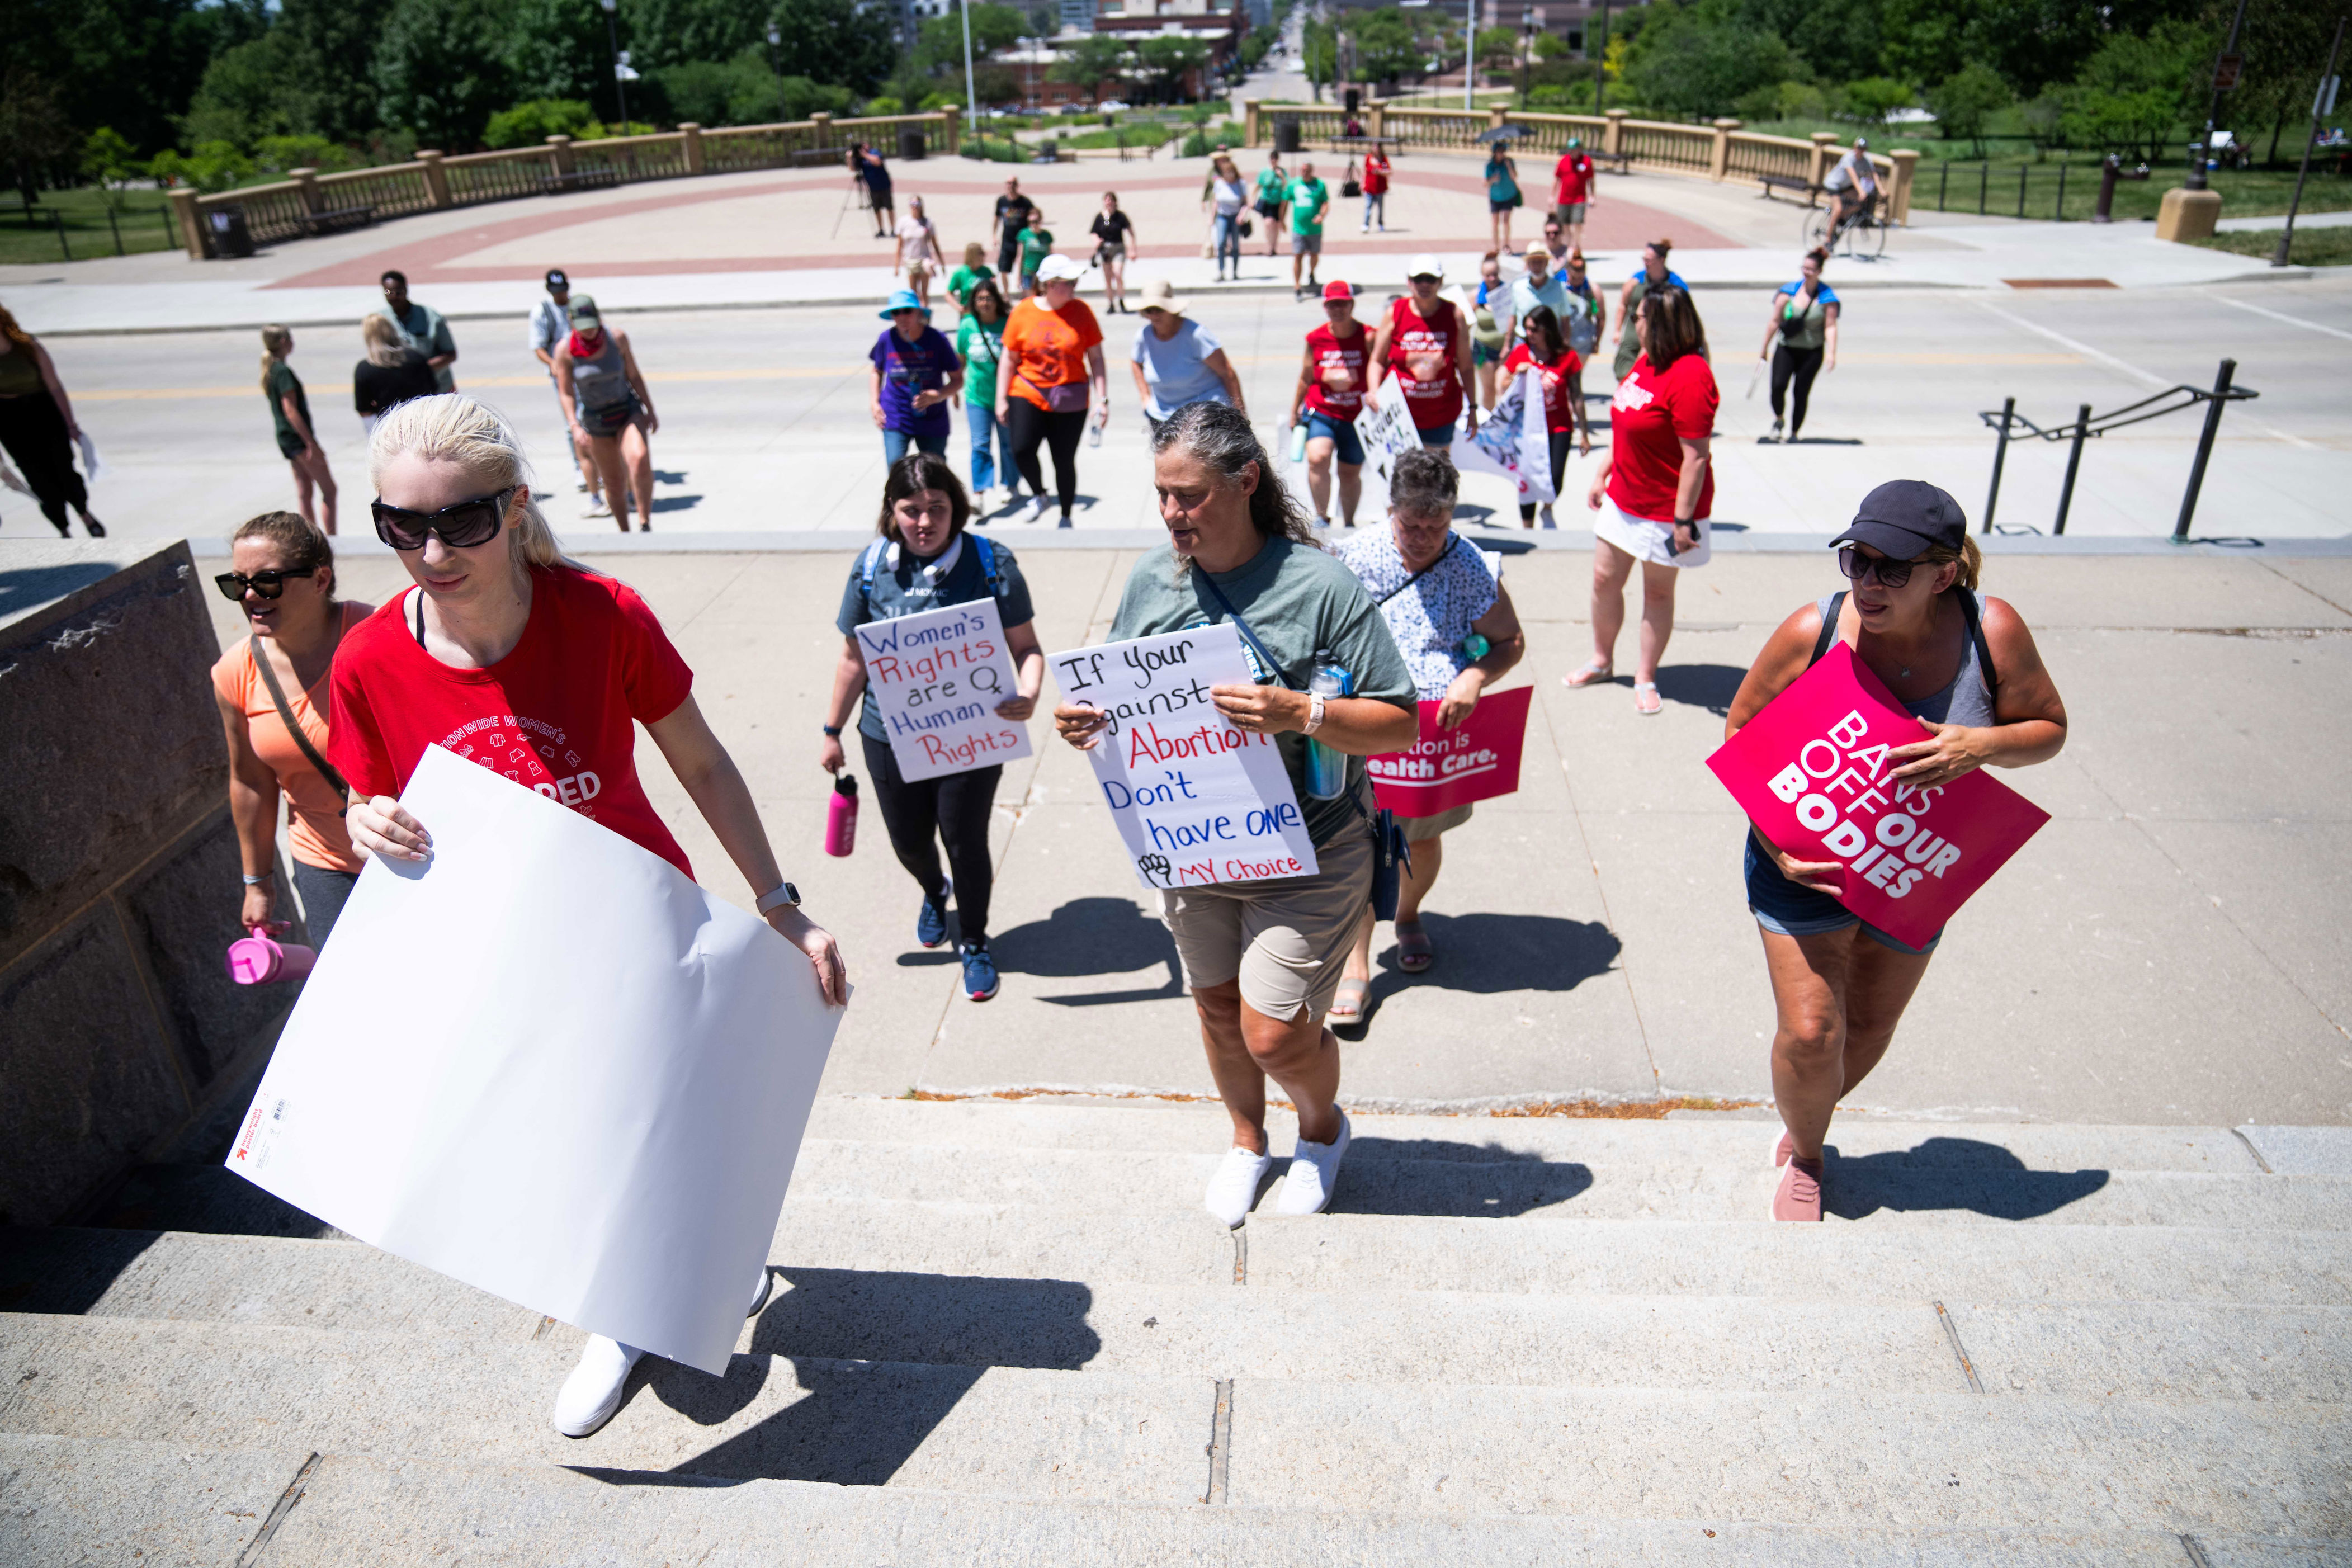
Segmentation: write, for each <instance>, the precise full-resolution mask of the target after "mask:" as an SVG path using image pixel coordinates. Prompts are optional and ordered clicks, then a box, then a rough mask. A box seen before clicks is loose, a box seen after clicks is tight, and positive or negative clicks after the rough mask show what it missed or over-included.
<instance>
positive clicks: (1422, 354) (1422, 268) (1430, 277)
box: [1372, 255, 1478, 449]
mask: <svg viewBox="0 0 2352 1568" xmlns="http://www.w3.org/2000/svg"><path fill="white" fill-rule="evenodd" d="M1404 274H1405V280H1406V281H1407V282H1408V283H1410V284H1411V285H1412V293H1410V294H1407V295H1405V296H1404V297H1403V298H1402V299H1401V300H1395V301H1393V302H1391V304H1390V306H1389V315H1388V320H1386V321H1382V322H1381V330H1380V331H1379V332H1377V333H1376V334H1374V336H1373V338H1372V386H1373V387H1374V389H1375V390H1377V389H1378V388H1379V386H1380V384H1381V383H1382V382H1384V381H1386V380H1387V379H1388V378H1389V377H1390V376H1391V375H1393V376H1395V377H1397V378H1398V379H1399V380H1401V381H1402V382H1403V383H1404V395H1405V401H1406V404H1407V405H1409V406H1410V407H1411V408H1412V426H1413V428H1414V429H1416V430H1418V431H1420V432H1421V444H1422V445H1423V446H1424V447H1439V448H1441V449H1443V448H1446V447H1452V446H1453V445H1454V425H1455V424H1456V423H1458V422H1462V421H1467V428H1468V429H1469V430H1471V431H1475V430H1476V429H1477V428H1478V402H1477V399H1476V397H1475V395H1473V394H1472V390H1471V388H1472V384H1471V380H1470V329H1469V324H1468V323H1467V322H1465V321H1463V319H1462V312H1461V311H1459V310H1455V309H1454V302H1453V301H1452V300H1446V299H1444V298H1441V297H1440V295H1439V293H1438V289H1439V288H1440V287H1441V286H1442V285H1443V284H1444V281H1445V268H1444V267H1443V266H1441V265H1439V263H1438V259H1437V258H1435V257H1434V256H1429V255H1422V256H1416V257H1414V258H1412V260H1411V261H1410V262H1408V263H1406V264H1405V269H1404Z"/></svg>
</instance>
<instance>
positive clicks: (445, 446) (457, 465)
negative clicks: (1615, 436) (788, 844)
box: [328, 393, 847, 1437]
mask: <svg viewBox="0 0 2352 1568" xmlns="http://www.w3.org/2000/svg"><path fill="white" fill-rule="evenodd" d="M370 467H371V468H372V469H373V478H374V480H375V487H376V495H377V500H376V502H375V506H374V509H373V510H374V513H375V526H376V535H377V537H378V538H380V539H382V540H383V542H385V543H386V544H389V545H391V546H392V547H393V549H394V551H396V552H399V555H400V563H401V564H402V565H403V566H404V567H406V568H407V569H408V575H409V577H410V578H411V579H412V580H413V581H414V583H415V586H414V587H412V588H410V589H408V590H406V591H405V592H403V593H400V594H396V595H393V597H392V599H391V601H390V602H389V603H387V604H386V605H384V606H383V608H382V609H380V610H378V611H377V612H376V613H375V614H374V615H373V616H369V617H368V618H367V619H366V620H365V621H363V622H362V623H361V624H360V625H358V626H354V627H352V630H351V631H350V632H349V633H348V634H346V635H345V637H344V638H343V642H342V646H341V648H339V649H338V650H337V652H336V656H335V667H334V676H333V707H332V710H331V720H330V721H329V726H328V731H329V735H330V741H329V744H328V760H329V761H330V762H331V763H333V764H334V767H335V770H336V771H337V772H338V773H341V774H342V775H343V777H344V778H345V779H346V780H347V781H348V782H349V783H350V785H351V793H352V804H351V808H350V811H349V813H348V815H347V816H345V818H344V820H345V822H346V824H347V825H348V826H349V827H350V829H351V835H352V843H353V844H354V845H356V846H357V847H359V849H360V850H361V851H362V853H366V854H374V855H381V856H383V857H384V858H386V859H388V860H424V859H426V858H429V856H430V853H431V849H432V845H433V837H432V834H431V833H430V832H429V831H428V830H427V827H426V825H425V824H423V823H420V822H418V821H417V820H416V818H415V817H414V816H410V815H409V813H408V811H407V810H406V809H405V808H404V807H403V806H402V805H401V804H400V802H399V801H398V800H396V799H395V798H394V796H395V795H398V794H399V792H400V790H401V789H402V788H403V787H404V785H405V784H407V783H408V779H409V775H410V774H411V773H414V772H415V769H416V764H417V762H418V760H419V759H420V758H421V757H422V756H423V755H424V753H425V747H426V746H427V745H440V746H444V747H446V748H447V749H448V750H450V751H452V752H456V753H457V755H459V756H462V757H467V758H469V759H470V760H472V761H474V762H476V763H480V764H481V765H482V766H484V767H486V768H489V769H491V770H493V771H495V772H498V773H504V774H505V775H506V776H507V777H508V778H509V779H512V780H513V781H514V782H516V783H517V784H522V785H524V786H525V787H527V788H530V789H535V790H537V791H538V792H539V793H540V794H541V795H546V796H547V797H548V798H550V799H551V800H557V801H561V802H562V803H563V804H564V805H568V806H570V807H572V809H573V810H575V811H577V812H579V813H580V814H581V815H582V816H588V817H593V818H594V819H595V820H596V821H598V822H600V823H602V824H604V826H607V827H609V828H611V829H612V830H613V831H614V832H615V833H618V834H619V835H621V837H624V838H626V839H628V840H630V841H631V842H632V843H634V844H635V845H637V846H638V847H641V848H645V849H648V850H651V851H652V852H653V853H654V854H656V855H658V856H660V857H661V858H663V859H665V860H667V861H668V862H669V863H670V864H671V865H673V866H676V867H677V868H678V869H679V870H680V871H683V872H685V873H686V874H687V875H688V876H691V875H693V868H691V867H690V866H688V864H687V858H686V854H685V852H684V851H683V850H681V849H680V848H679V847H678V845H677V839H675V838H673V837H671V836H670V832H669V829H668V828H667V827H666V826H663V823H662V820H661V817H660V816H659V815H658V814H657V813H656V811H655V809H654V807H653V805H652V803H651V802H650V801H648V800H647V799H646V792H645V788H644V786H643V785H641V784H639V783H638V782H637V770H636V764H635V760H634V759H635V747H636V731H635V724H636V723H642V724H643V725H644V726H645V727H646V732H647V733H648V734H650V735H652V736H653V738H654V743H655V744H656V745H657V746H659V747H660V748H661V751H662V755H663V756H664V757H665V758H666V759H667V761H668V763H669V765H670V767H671V768H672V769H673V770H674V771H675V772H676V773H677V779H678V783H679V784H682V785H684V786H685V789H686V793H687V795H688V796H689V797H691V798H692V800H693V801H694V804H695V806H696V808H697V809H698V810H699V811H700V812H701V813H702V818H703V820H704V821H705V822H706V823H708V824H709V826H710V831H711V833H712V834H713V836H715V837H717V838H718V840H719V843H720V844H721V845H722V846H724V847H725V848H726V850H727V853H728V856H729V858H731V859H732V860H733V861H734V862H735V866H736V868H737V869H738V870H740V872H742V874H743V877H744V879H745V880H746V881H748V882H750V883H751V887H752V888H753V889H754V890H755V891H757V892H758V893H759V894H760V895H761V897H760V900H759V906H758V907H759V910H760V912H761V914H762V915H763V916H765V917H766V919H767V921H768V923H769V924H770V925H771V926H773V927H774V928H775V930H776V931H777V932H778V934H780V935H782V937H783V938H784V940H785V941H787V942H792V943H793V945H794V946H796V947H798V948H800V949H801V951H802V952H805V953H807V954H808V956H809V961H810V963H812V964H814V966H815V969H816V974H817V983H818V984H819V985H820V986H821V987H822V988H823V990H824V995H825V999H826V1000H827V1001H828V1002H832V1003H834V1004H835V1005H838V1004H840V1003H842V1002H843V1001H844V1000H845V999H846V995H847V982H846V979H845V975H844V973H843V969H842V963H841V952H840V949H839V948H838V947H837V946H835V942H834V940H833V938H832V937H831V936H830V935H828V934H827V933H826V932H825V931H824V929H823V928H822V927H820V926H817V925H815V924H814V923H813V922H812V921H810V920H809V919H808V917H807V916H805V915H803V913H802V912H801V910H800V908H799V903H800V895H799V893H798V891H797V890H796V889H793V886H792V884H790V883H788V882H786V881H785V880H784V879H783V874H782V872H781V871H779V870H778V869H777V868H776V858H775V856H774V855H773V853H772V852H771V851H770V849H769V847H768V836H767V833H766V831H765V830H764V829H763V828H762V827H761V826H760V813H759V810H758V808H757V807H755V806H754V805H752V804H751V791H750V789H748V788H747V787H745V785H744V783H743V775H742V774H741V773H738V772H736V770H735V763H734V762H733V761H732V760H731V759H730V758H729V756H728V755H727V749H726V748H725V747H724V746H722V745H720V744H719V738H718V737H717V736H715V735H713V734H712V733H711V732H710V726H709V724H708V723H706V722H705V721H703V717H702V710H700V709H699V708H698V707H697V706H696V705H695V701H694V697H693V694H692V690H691V688H692V685H693V680H694V677H693V672H692V671H690V670H688V668H687V667H686V662H685V661H684V660H683V659H681V658H678V656H677V649H675V648H673V647H671V646H670V643H669V638H668V637H666V636H665V635H663V632H662V628H661V623H660V622H658V621H657V620H656V619H655V618H654V614H653V612H652V611H651V610H649V609H647V608H646V603H645V601H644V600H643V599H641V598H639V597H638V596H637V595H636V593H635V590H633V589H631V588H629V587H628V586H627V585H626V584H622V583H618V582H615V581H614V579H612V578H610V577H606V576H603V575H600V574H596V573H593V572H589V571H586V570H584V569H583V568H582V567H578V566H574V565H572V564H570V563H567V562H565V561H564V560H563V558H562V552H561V551H560V550H559V548H558V547H557V545H556V542H555V536H554V535H553V534H552V533H551V532H549V531H548V527H547V521H546V519H545V518H543V517H541V515H540V511H539V508H538V506H537V504H536V503H535V502H534V501H533V500H532V499H531V493H530V484H529V482H528V480H527V479H526V470H525V468H524V464H523V457H522V447H521V444H520V442H519V441H518V440H517V439H516V437H515V434H514V432H513V430H512V429H510V428H509V426H507V424H506V423H505V421H503V420H501V419H500V418H499V416H497V415H495V414H493V413H491V412H490V411H489V410H488V409H487V408H485V407H483V406H482V405H480V404H478V403H476V402H475V401H474V400H473V399H471V398H469V397H461V396H458V395H456V394H454V393H453V394H446V395H442V396H439V397H420V398H418V399H416V400H415V402H412V403H404V404H402V405H400V406H399V407H397V408H394V409H393V410H392V411H391V412H390V413H388V414H386V415H385V416H383V420H382V421H381V422H380V423H379V424H378V425H377V426H376V430H375V437H374V440H373V445H372V448H371V453H370ZM633 721H634V723H633ZM451 934H453V935H454V934H455V933H451ZM461 945H462V944H461ZM767 1285H768V1276H767V1274H766V1271H765V1270H764V1269H763V1270H762V1271H761V1279H760V1287H759V1292H758V1294H757V1295H756V1296H755V1298H754V1300H753V1306H752V1310H754V1311H756V1310H759V1305H760V1304H761V1302H764V1301H765V1300H766V1292H767ZM642 1353H643V1352H639V1351H637V1350H635V1349H634V1348H633V1347H631V1346H628V1345H624V1344H619V1343H616V1342H614V1341H612V1340H609V1339H605V1338H604V1337H603V1336H601V1335H597V1336H592V1337H591V1338H590V1340H589V1342H588V1345H587V1348H586V1349H585V1350H584V1351H583V1352H582V1355H581V1359H580V1365H579V1367H578V1368H577V1369H576V1370H574V1371H573V1373H572V1376H571V1377H570V1378H569V1379H568V1380H567V1381H566V1382H565V1383H564V1385H563V1390H562V1393H561V1394H558V1395H557V1397H556V1403H555V1425H556V1426H557V1429H558V1430H560V1431H562V1433H564V1434H565V1435H566V1436H574V1437H580V1436H587V1435H588V1434H589V1433H591V1432H593V1431H594V1430H596V1428H597V1427H599V1426H603V1425H604V1423H605V1422H606V1421H608V1420H610V1419H611V1418H612V1415H613V1412H614V1410H616V1409H618V1408H619V1407H620V1400H621V1391H622V1387H623V1384H625V1382H626V1381H627V1379H628V1374H629V1369H630V1368H631V1367H633V1366H635V1364H636V1362H637V1359H638V1357H639V1356H640V1355H641V1354H642Z"/></svg>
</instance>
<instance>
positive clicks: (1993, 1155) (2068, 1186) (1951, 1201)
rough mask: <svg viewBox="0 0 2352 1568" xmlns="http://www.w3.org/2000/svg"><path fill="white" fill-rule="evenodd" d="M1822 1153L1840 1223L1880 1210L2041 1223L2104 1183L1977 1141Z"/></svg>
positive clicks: (2094, 1175)
mask: <svg viewBox="0 0 2352 1568" xmlns="http://www.w3.org/2000/svg"><path fill="white" fill-rule="evenodd" d="M1823 1152H1824V1153H1825V1154H1826V1155H1827V1157H1828V1165H1827V1169H1826V1171H1825V1172H1824V1173H1823V1174H1824V1180H1823V1182H1822V1208H1824V1209H1825V1210H1827V1211H1828V1212H1829V1213H1831V1214H1833V1215H1837V1216H1838V1217H1839V1218H1841V1219H1862V1218H1864V1217H1865V1216H1867V1215H1874V1214H1876V1213H1877V1212H1878V1211H1879V1210H1881V1209H1886V1210H1890V1211H1892V1212H1894V1213H1895V1214H1921V1213H1927V1212H1931V1211H1933V1210H1937V1209H1966V1210H1968V1211H1969V1213H1971V1214H1980V1215H1986V1216H1987V1217H1989V1218H1991V1219H2040V1218H2042V1216H2043V1215H2051V1214H2055V1213H2057V1212H2058V1211H2059V1210H2060V1209H2063V1208H2064V1207H2065V1206H2066V1205H2069V1204H2073V1203H2079V1202H2081V1201H2082V1200H2083V1199H2084V1198H2087V1197H2089V1196H2090V1195H2091V1194H2093V1193H2095V1192H2097V1191H2098V1190H2099V1189H2100V1188H2102V1187H2104V1186H2105V1185H2106V1184H2107V1173H2106V1172H2105V1171H2035V1170H2030V1169H2028V1168H2027V1166H2026V1164H2025V1162H2024V1161H2022V1160H2021V1159H2019V1158H2018V1157H2017V1156H2016V1155H2014V1154H2012V1153H2011V1152H2009V1151H2008V1150H2006V1149H2004V1148H2002V1147H2001V1146H2000V1144H1998V1143H1986V1142H1981V1141H1979V1140H1978V1139H1974V1138H1930V1139H1928V1140H1927V1141H1926V1142H1922V1143H1919V1144H1917V1145H1916V1146H1914V1147H1912V1148H1909V1149H1903V1150H1895V1151H1892V1152H1886V1153H1882V1154H1864V1155H1861V1156H1859V1157H1858V1158H1855V1159H1851V1160H1849V1159H1846V1158H1844V1157H1843V1156H1842V1155H1841V1154H1839V1153H1838V1151H1837V1145H1836V1144H1834V1143H1832V1144H1829V1145H1828V1146H1827V1147H1826V1148H1825V1149H1824V1151H1823Z"/></svg>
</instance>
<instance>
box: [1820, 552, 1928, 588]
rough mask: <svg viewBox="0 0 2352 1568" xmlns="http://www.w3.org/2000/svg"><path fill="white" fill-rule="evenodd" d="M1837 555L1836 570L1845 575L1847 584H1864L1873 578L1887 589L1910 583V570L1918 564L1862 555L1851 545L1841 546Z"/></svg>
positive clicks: (1881, 556)
mask: <svg viewBox="0 0 2352 1568" xmlns="http://www.w3.org/2000/svg"><path fill="white" fill-rule="evenodd" d="M1837 555H1838V570H1839V571H1841V572H1843V573H1844V574H1846V580H1847V581H1848V582H1853V583H1866V582H1868V581H1869V580H1870V579H1871V578H1873V577H1875V578H1877V579H1878V581H1879V582H1880V584H1883V585H1884V586H1885V587H1889V588H1900V587H1901V586H1903V584H1906V583H1908V582H1909V581H1911V568H1913V567H1914V566H1916V565H1919V564H1920V563H1919V562H1916V561H1895V560H1891V559H1889V558H1888V557H1886V556H1884V555H1864V553H1863V552H1861V551H1859V550H1856V549H1855V548H1854V547H1853V545H1851V544H1849V545H1845V546H1843V547H1842V548H1841V549H1840V550H1839V551H1838V552H1837Z"/></svg>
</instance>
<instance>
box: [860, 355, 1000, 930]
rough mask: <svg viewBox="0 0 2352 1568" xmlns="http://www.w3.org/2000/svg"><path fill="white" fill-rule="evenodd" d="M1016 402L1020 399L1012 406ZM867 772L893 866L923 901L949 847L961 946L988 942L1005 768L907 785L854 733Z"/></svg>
mask: <svg viewBox="0 0 2352 1568" xmlns="http://www.w3.org/2000/svg"><path fill="white" fill-rule="evenodd" d="M1014 401H1015V402H1016V403H1017V402H1018V401H1019V399H1017V398H1016V399H1015V400H1014ZM857 738H858V740H860V741H861V742H865V746H866V775H867V777H869V778H870V779H871V780H872V781H873V784H874V804H875V805H878V806H880V807H881V808H882V826H883V827H884V828H886V829H887V831H888V832H889V835H890V847H891V849H892V850H894V851H896V852H897V854H898V864H899V865H901V866H904V867H905V868H907V872H908V875H909V876H911V877H913V878H914V879H915V881H916V883H917V884H918V885H919V886H920V887H921V888H922V889H923V891H924V893H925V894H926V895H927V896H928V895H929V894H933V893H936V892H938V891H939V890H940V840H942V839H944V840H945V841H946V842H947V847H948V869H949V872H950V874H951V875H952V876H953V877H954V878H955V905H956V923H957V925H958V926H959V927H960V928H961V931H960V935H961V939H962V940H963V941H965V942H987V941H988V897H989V894H990V892H991V891H992V889H993V888H994V886H995V880H996V876H995V868H994V867H993V866H992V865H991V864H990V862H989V858H988V814H989V813H990V811H992V810H993V809H994V808H995V805H996V782H997V780H999V779H1001V778H1003V776H1004V764H1003V763H993V764H992V765H990V766H988V767H984V768H973V769H972V770H971V772H969V773H941V774H940V776H939V777H938V778H935V779H923V780H921V781H919V783H916V784H908V782H907V781H906V780H905V779H903V778H901V777H899V776H898V759H897V758H896V757H894V756H893V755H891V752H890V742H887V741H877V740H876V739H875V738H874V737H873V736H871V735H868V734H866V733H865V732H864V731H860V732H859V733H858V737H857Z"/></svg>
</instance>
